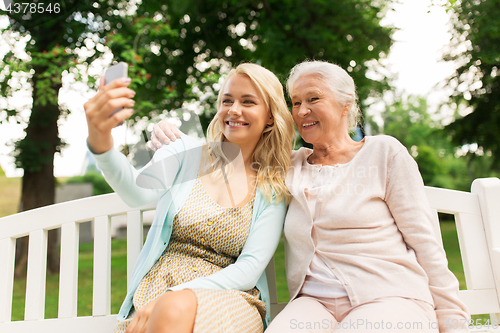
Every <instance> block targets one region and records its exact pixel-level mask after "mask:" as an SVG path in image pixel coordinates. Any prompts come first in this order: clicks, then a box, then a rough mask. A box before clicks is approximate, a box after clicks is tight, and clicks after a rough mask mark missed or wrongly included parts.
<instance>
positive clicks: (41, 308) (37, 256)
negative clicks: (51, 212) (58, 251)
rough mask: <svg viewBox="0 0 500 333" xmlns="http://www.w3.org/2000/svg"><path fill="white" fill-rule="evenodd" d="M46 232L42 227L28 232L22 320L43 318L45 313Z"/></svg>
mask: <svg viewBox="0 0 500 333" xmlns="http://www.w3.org/2000/svg"><path fill="white" fill-rule="evenodd" d="M47 234H48V233H47V230H44V229H38V230H35V231H31V232H30V233H29V246H28V273H27V277H26V305H25V309H24V320H38V319H43V318H44V315H45V280H46V277H47Z"/></svg>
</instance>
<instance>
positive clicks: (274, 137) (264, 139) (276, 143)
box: [207, 63, 295, 203]
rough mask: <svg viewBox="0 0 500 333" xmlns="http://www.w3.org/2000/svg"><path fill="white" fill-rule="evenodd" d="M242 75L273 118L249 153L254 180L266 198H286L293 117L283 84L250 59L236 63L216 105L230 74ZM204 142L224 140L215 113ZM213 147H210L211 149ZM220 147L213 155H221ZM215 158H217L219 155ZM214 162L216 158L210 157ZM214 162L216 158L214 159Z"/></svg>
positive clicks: (267, 200)
mask: <svg viewBox="0 0 500 333" xmlns="http://www.w3.org/2000/svg"><path fill="white" fill-rule="evenodd" d="M237 74H239V75H245V76H247V77H248V78H249V79H250V80H251V81H252V83H253V84H254V85H255V87H256V88H257V90H258V91H259V92H260V94H261V96H262V97H263V98H264V101H265V103H266V106H267V109H268V110H269V112H270V114H271V116H272V117H273V119H274V122H273V124H271V125H268V126H267V127H266V128H265V129H264V131H263V132H262V135H261V137H260V139H259V142H258V143H257V146H256V147H255V150H254V152H253V154H252V169H253V170H255V171H256V172H257V179H256V183H257V186H258V187H259V189H260V191H261V192H262V194H263V196H264V199H265V201H266V202H271V201H272V198H273V195H274V196H275V202H280V201H281V200H284V201H285V202H287V203H288V202H290V199H291V196H290V192H288V189H287V187H286V185H285V175H286V173H287V172H288V169H289V168H290V155H291V152H292V140H293V139H295V133H294V130H293V118H292V115H291V114H290V112H289V111H288V107H287V105H286V102H285V96H284V92H283V86H282V85H281V83H280V81H279V80H278V78H277V77H276V75H274V74H273V73H272V72H271V71H269V70H267V69H265V68H264V67H262V66H259V65H257V64H251V63H243V64H240V65H239V66H238V67H236V68H235V69H233V70H231V71H230V72H229V74H228V76H227V78H226V80H225V82H224V84H223V85H222V87H221V89H220V91H219V96H218V98H217V109H220V107H221V105H222V95H223V91H224V87H225V85H226V83H227V81H228V80H229V79H230V78H231V77H232V76H233V75H237ZM207 140H208V142H224V141H226V137H225V136H224V134H223V133H222V131H221V128H220V122H219V119H218V115H216V116H215V117H214V118H213V119H212V121H211V122H210V125H208V130H207ZM212 150H214V149H212ZM223 155H224V154H222V152H221V151H219V153H217V154H215V156H222V157H221V158H222V159H225V158H224V157H223ZM216 159H218V160H220V158H219V157H216ZM214 162H216V161H214ZM216 163H217V162H216Z"/></svg>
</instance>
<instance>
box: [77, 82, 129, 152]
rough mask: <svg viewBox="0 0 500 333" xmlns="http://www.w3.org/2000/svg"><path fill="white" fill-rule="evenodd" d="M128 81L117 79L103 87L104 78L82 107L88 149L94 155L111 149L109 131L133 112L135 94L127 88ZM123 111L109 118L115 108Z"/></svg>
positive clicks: (111, 138) (111, 141)
mask: <svg viewBox="0 0 500 333" xmlns="http://www.w3.org/2000/svg"><path fill="white" fill-rule="evenodd" d="M129 84H130V79H129V78H125V79H118V80H115V81H113V82H111V83H109V84H107V85H104V78H101V81H100V82H99V92H98V93H97V94H96V95H95V96H94V97H92V98H91V99H90V100H89V101H88V102H87V103H85V104H84V105H83V108H84V109H85V116H86V117H87V126H88V130H89V138H88V144H89V148H90V149H91V150H92V152H93V153H95V154H101V153H104V152H106V151H108V150H110V149H111V148H113V137H112V136H111V130H112V129H113V128H114V127H116V126H117V125H119V124H120V123H121V122H123V121H124V120H125V119H127V118H129V117H130V116H131V115H132V113H133V112H134V110H133V109H131V107H133V106H134V104H135V102H134V100H133V99H132V98H133V97H134V96H135V92H134V91H133V90H132V89H129V88H128V87H127V86H128V85H129ZM120 107H124V109H122V110H120V111H119V112H117V113H115V114H114V115H112V116H111V114H112V113H113V111H114V110H115V109H117V108H120Z"/></svg>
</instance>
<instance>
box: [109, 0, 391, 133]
mask: <svg viewBox="0 0 500 333" xmlns="http://www.w3.org/2000/svg"><path fill="white" fill-rule="evenodd" d="M390 2H391V0H381V1H371V0H370V1H368V0H350V1H323V0H312V1H304V0H287V1H282V0H263V1H255V0H228V1H220V0H217V1H216V0H204V1H200V0H186V1H176V0H167V1H162V2H161V3H158V2H156V1H147V2H146V1H144V2H142V3H141V4H140V5H139V6H138V8H137V15H136V17H135V18H130V17H124V18H123V23H122V24H121V25H120V26H119V27H118V26H117V28H116V29H114V30H113V31H112V34H113V35H112V36H111V37H110V44H108V45H109V46H110V48H111V50H112V51H113V54H114V55H115V56H116V57H117V59H120V60H125V61H129V62H130V59H131V55H132V54H133V52H131V49H134V50H145V51H147V50H149V54H147V52H145V53H144V55H142V54H140V58H137V59H138V60H139V61H140V62H141V63H140V67H141V68H143V69H144V70H145V72H146V73H148V74H149V81H148V82H147V83H146V84H145V85H144V86H143V88H144V90H141V93H140V94H138V95H139V96H148V97H147V98H148V100H149V101H150V102H151V105H150V106H151V108H150V109H148V110H147V111H148V112H149V111H150V110H153V109H155V108H156V110H158V111H160V112H161V111H162V109H173V108H176V107H180V106H181V105H182V103H183V101H185V100H189V99H191V98H193V97H199V96H208V97H210V98H208V99H207V100H205V101H204V102H203V103H202V107H203V108H204V110H205V111H206V112H205V114H204V117H203V119H202V124H203V125H204V126H206V124H207V123H208V120H209V119H211V118H212V116H213V113H214V111H215V110H214V109H213V102H214V98H215V95H216V93H217V89H218V87H217V85H216V84H214V83H216V82H217V80H218V76H217V75H215V74H214V73H224V72H227V71H228V70H229V68H230V66H232V65H234V64H238V63H240V62H242V61H252V62H257V63H260V64H262V65H263V66H264V67H266V68H268V69H270V70H272V71H273V72H275V73H276V74H277V75H278V77H280V78H281V79H282V80H283V82H284V80H285V78H286V75H287V73H288V71H289V70H290V69H291V67H293V65H295V64H296V63H297V62H299V61H302V60H305V59H321V60H329V61H332V62H335V63H338V64H339V65H340V66H342V67H343V68H346V69H347V70H349V71H350V73H351V74H352V76H353V78H354V80H355V82H356V84H357V86H358V92H359V98H360V100H362V101H363V100H365V98H366V97H368V96H369V95H376V94H379V93H381V92H382V91H383V90H384V89H386V88H387V87H388V86H387V82H386V80H385V79H384V78H383V77H382V78H381V80H379V81H376V80H373V79H369V78H367V75H366V73H367V71H368V64H369V63H371V64H372V65H374V64H376V63H377V61H378V59H379V58H381V57H384V56H385V55H386V54H387V53H388V52H389V48H390V45H391V33H392V29H391V28H389V27H381V26H380V20H381V18H382V17H383V15H384V13H385V11H386V10H387V5H388V4H389V3H390ZM159 23H163V24H164V25H165V24H167V25H168V26H169V28H170V29H172V31H175V32H176V33H177V34H175V35H174V34H173V35H170V36H165V35H164V36H162V37H161V38H160V37H159V36H157V35H156V30H157V29H158V27H157V25H158V24H159ZM139 26H141V27H143V28H139ZM155 27H156V28H155ZM141 29H142V30H141ZM160 29H161V28H160ZM141 31H143V32H144V33H142V34H141ZM132 40H133V41H134V43H131V41H132ZM132 44H133V45H132ZM152 51H153V52H152ZM134 66H135V65H134ZM148 74H147V75H148ZM193 88H194V89H193ZM139 89H142V87H139ZM144 110H145V111H146V109H144ZM148 112H147V113H148ZM143 115H145V114H143V113H142V111H141V113H140V114H138V116H139V117H140V116H143Z"/></svg>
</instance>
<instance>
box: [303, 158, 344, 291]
mask: <svg viewBox="0 0 500 333" xmlns="http://www.w3.org/2000/svg"><path fill="white" fill-rule="evenodd" d="M346 164H347V163H346ZM344 165H345V164H344ZM339 166H340V165H336V166H330V165H323V166H322V165H319V164H314V165H313V164H309V163H308V162H307V159H305V160H304V163H303V167H304V168H307V169H308V171H310V172H311V174H312V175H313V176H312V177H311V178H309V184H307V185H306V186H307V187H306V188H305V189H304V195H305V197H306V200H307V206H308V208H309V212H310V216H311V219H312V221H313V226H312V229H311V239H312V241H313V244H314V246H315V247H316V245H317V242H318V239H317V235H316V232H317V228H315V227H314V221H315V218H316V202H317V198H318V193H319V191H320V190H321V188H322V187H323V186H328V184H329V183H330V182H331V180H332V179H333V177H335V173H336V169H338V168H339ZM300 293H301V294H305V295H308V296H316V297H327V298H339V297H344V296H347V291H346V289H345V288H344V285H343V284H342V282H340V280H339V279H338V278H337V276H335V273H333V271H332V270H331V269H330V268H329V267H328V266H327V264H326V263H325V262H324V261H323V259H321V255H320V254H319V253H318V252H316V251H315V252H314V255H313V258H312V260H311V263H310V264H309V268H308V269H307V273H306V278H305V280H304V284H303V285H302V288H301V290H300Z"/></svg>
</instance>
